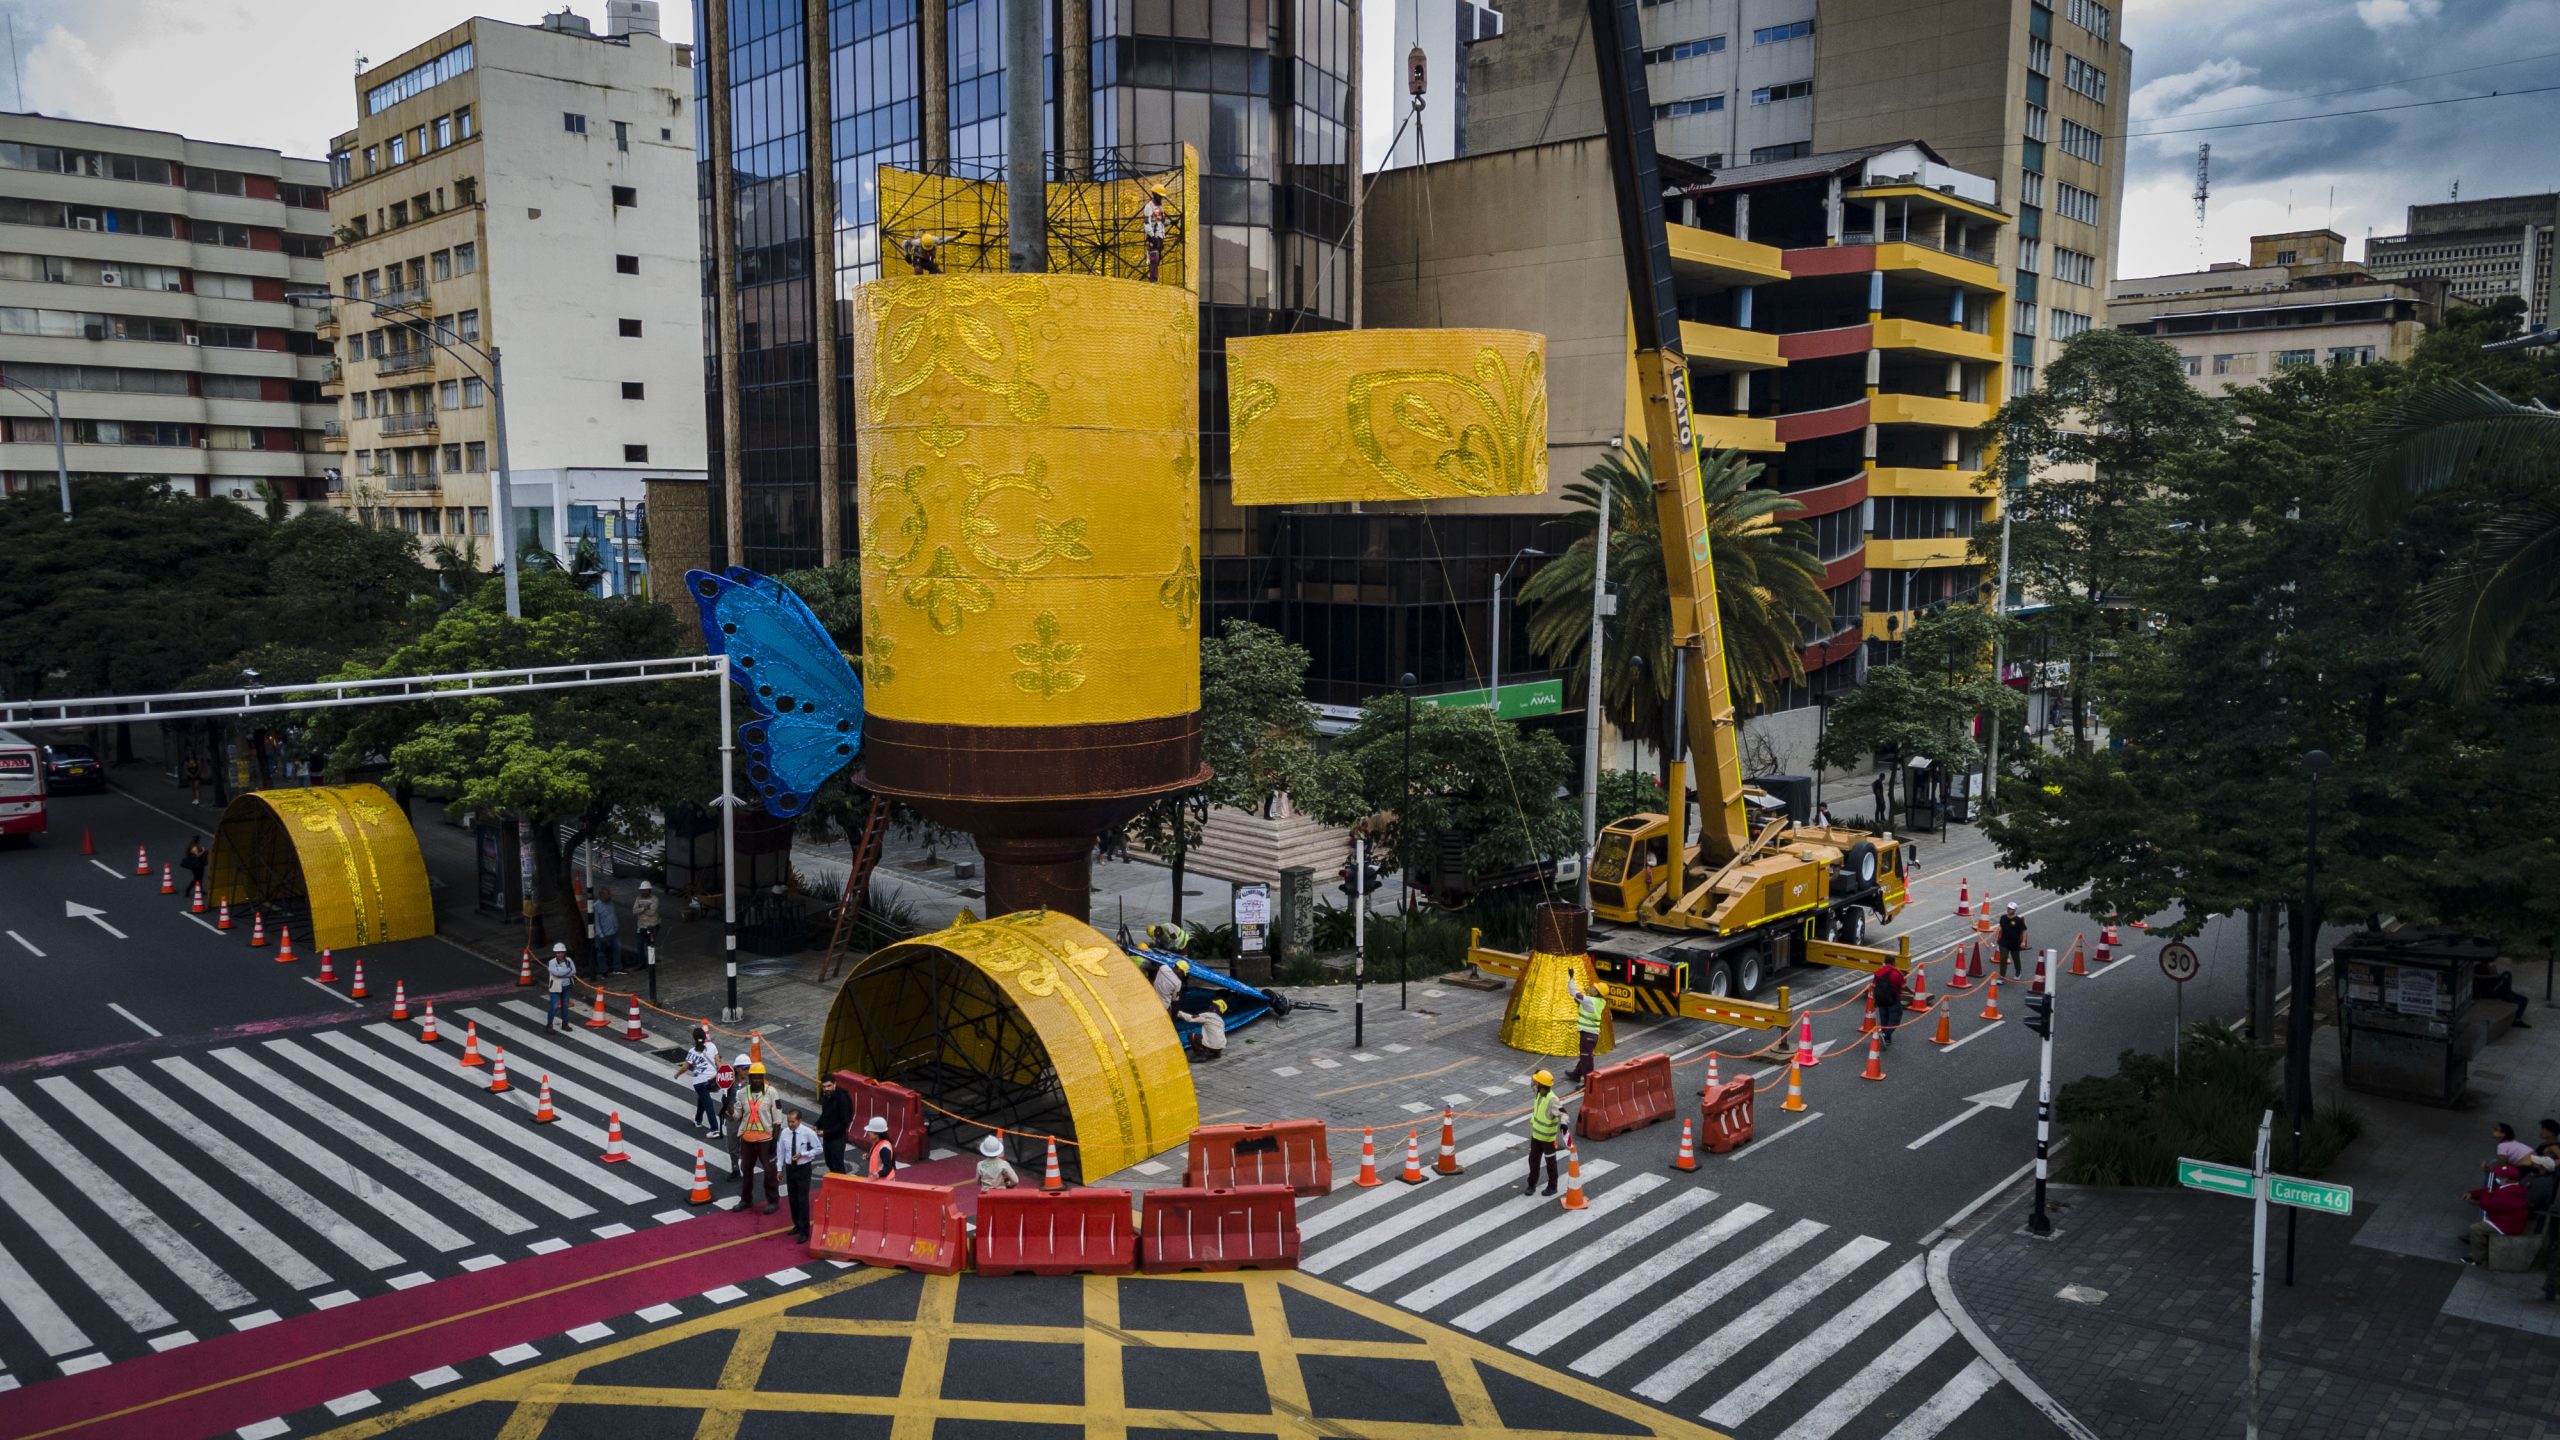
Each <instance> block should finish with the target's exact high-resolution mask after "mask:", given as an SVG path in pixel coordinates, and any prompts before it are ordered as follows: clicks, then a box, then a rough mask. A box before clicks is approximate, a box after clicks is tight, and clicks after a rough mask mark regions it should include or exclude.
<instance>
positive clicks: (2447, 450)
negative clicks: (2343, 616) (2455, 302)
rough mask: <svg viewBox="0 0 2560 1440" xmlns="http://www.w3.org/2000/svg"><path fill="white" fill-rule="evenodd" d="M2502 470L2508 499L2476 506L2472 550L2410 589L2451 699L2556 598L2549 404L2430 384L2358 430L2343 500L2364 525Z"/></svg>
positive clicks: (2466, 693) (2385, 524)
mask: <svg viewBox="0 0 2560 1440" xmlns="http://www.w3.org/2000/svg"><path fill="white" fill-rule="evenodd" d="M2499 471H2512V472H2514V474H2513V475H2512V476H2511V478H2510V481H2509V483H2510V484H2515V483H2516V482H2517V481H2521V482H2522V483H2521V485H2520V486H2518V487H2517V488H2519V489H2520V490H2522V492H2523V493H2522V494H2521V495H2520V497H2518V498H2515V499H2511V500H2507V501H2505V502H2504V503H2501V504H2498V505H2496V506H2495V507H2494V508H2491V507H2485V506H2484V507H2481V508H2482V516H2481V519H2480V521H2479V525H2478V529H2477V532H2476V533H2477V535H2478V539H2479V546H2478V548H2477V549H2476V550H2474V551H2473V552H2472V553H2471V554H2470V555H2469V556H2467V557H2465V558H2464V559H2462V560H2461V561H2459V562H2458V563H2456V564H2455V565H2454V567H2453V568H2452V569H2451V570H2450V571H2448V572H2447V573H2446V574H2445V575H2444V576H2443V577H2442V578H2440V579H2437V580H2434V581H2431V582H2429V583H2428V584H2427V585H2426V586H2425V587H2423V588H2422V589H2421V590H2420V591H2419V594H2418V618H2419V623H2420V626H2421V627H2422V630H2423V632H2424V633H2425V635H2426V637H2427V669H2428V673H2429V675H2430V676H2431V677H2432V678H2433V679H2434V680H2435V681H2436V682H2437V683H2438V684H2440V685H2442V686H2444V687H2445V688H2446V689H2447V690H2450V691H2451V692H2453V694H2454V695H2455V696H2456V697H2457V698H2459V699H2463V700H2476V699H2478V698H2480V697H2481V696H2482V695H2483V694H2485V693H2486V692H2487V690H2488V688H2489V687H2490V685H2492V684H2493V683H2495V682H2496V680H2497V679H2498V676H2499V674H2500V673H2501V672H2503V671H2504V670H2505V669H2506V664H2507V646H2508V644H2509V642H2511V641H2512V640H2513V639H2514V638H2515V634H2516V631H2517V630H2518V629H2520V628H2521V627H2522V626H2523V625H2524V623H2525V622H2526V621H2527V620H2529V619H2531V618H2532V617H2533V614H2534V612H2535V611H2537V610H2539V609H2541V608H2542V607H2543V606H2545V605H2547V604H2549V603H2550V602H2551V600H2552V599H2553V597H2554V596H2555V595H2560V410H2553V409H2551V408H2550V407H2549V406H2547V405H2543V404H2541V403H2540V402H2538V401H2537V402H2528V403H2526V404H2521V405H2519V404H2517V403H2516V402H2514V401H2512V400H2509V399H2507V398H2506V397H2505V396H2503V395H2500V394H2498V393H2497V392H2496V391H2494V390H2491V389H2490V388H2489V387H2487V386H2485V385H2480V384H2476V383H2463V382H2460V381H2452V380H2440V381H2434V382H2431V383H2428V384H2424V385H2420V386H2418V387H2416V388H2415V389H2412V390H2411V391H2409V393H2408V394H2406V395H2404V396H2402V397H2401V398H2400V400H2399V401H2398V402H2396V403H2395V404H2393V405H2391V406H2390V407H2389V408H2388V409H2386V410H2385V411H2384V412H2383V414H2382V416H2381V417H2380V418H2379V419H2377V420H2376V421H2375V422H2374V425H2373V427H2372V428H2371V429H2369V430H2368V431H2367V432H2366V433H2365V445H2364V449H2363V453H2362V454H2361V455H2360V456H2359V457H2358V460H2357V462H2356V463H2355V464H2354V465H2353V466H2352V467H2351V468H2350V470H2349V474H2348V490H2347V493H2346V496H2345V498H2346V500H2347V503H2348V504H2350V505H2352V506H2354V507H2356V508H2358V509H2359V510H2361V511H2362V513H2363V516H2364V519H2365V522H2366V524H2367V525H2369V526H2371V527H2372V528H2373V529H2375V530H2377V531H2378V530H2384V529H2388V528H2391V527H2392V526H2393V525H2395V524H2397V523H2398V522H2399V520H2400V519H2401V517H2403V516H2404V515H2406V514H2407V513H2408V512H2409V511H2410V510H2411V509H2412V508H2413V507H2415V506H2416V505H2417V504H2418V503H2419V502H2420V501H2421V500H2423V499H2426V498H2427V497H2430V496H2434V495H2438V494H2440V493H2442V492H2444V491H2447V490H2450V489H2452V488H2453V487H2455V486H2456V485H2458V484H2460V483H2462V482H2463V481H2464V480H2466V479H2468V478H2470V477H2473V476H2476V475H2481V474H2489V473H2495V472H2499Z"/></svg>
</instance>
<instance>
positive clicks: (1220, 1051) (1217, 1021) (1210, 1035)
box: [1181, 1000, 1227, 1060]
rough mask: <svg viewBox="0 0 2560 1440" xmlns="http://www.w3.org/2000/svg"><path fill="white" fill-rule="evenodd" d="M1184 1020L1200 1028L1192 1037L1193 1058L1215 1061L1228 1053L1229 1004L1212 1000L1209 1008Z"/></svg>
mask: <svg viewBox="0 0 2560 1440" xmlns="http://www.w3.org/2000/svg"><path fill="white" fill-rule="evenodd" d="M1181 1018H1182V1019H1185V1020H1188V1021H1190V1022H1191V1023H1192V1024H1194V1025H1197V1026H1199V1027H1200V1030H1199V1033H1198V1034H1196V1035H1193V1036H1192V1037H1191V1056H1192V1058H1193V1059H1195V1060H1215V1059H1217V1058H1218V1057H1219V1056H1221V1055H1224V1054H1226V1053H1227V1002H1226V1001H1224V1000H1212V1001H1210V1002H1209V1008H1208V1009H1206V1010H1202V1011H1199V1012H1197V1013H1193V1014H1185V1015H1183V1016H1182V1017H1181Z"/></svg>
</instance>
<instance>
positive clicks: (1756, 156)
mask: <svg viewBox="0 0 2560 1440" xmlns="http://www.w3.org/2000/svg"><path fill="white" fill-rule="evenodd" d="M1812 153H1813V142H1812V141H1810V140H1797V141H1794V142H1792V143H1789V144H1785V145H1759V146H1755V147H1753V148H1752V151H1751V163H1752V164H1754V165H1765V164H1767V163H1768V162H1770V161H1772V160H1801V159H1803V158H1804V157H1806V156H1807V155H1810V154H1812Z"/></svg>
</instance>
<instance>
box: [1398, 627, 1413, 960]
mask: <svg viewBox="0 0 2560 1440" xmlns="http://www.w3.org/2000/svg"><path fill="white" fill-rule="evenodd" d="M1413 684H1414V681H1413V672H1412V671H1410V670H1407V671H1406V672H1404V678H1403V679H1401V680H1399V681H1397V682H1396V688H1397V689H1399V690H1402V691H1403V692H1404V782H1403V783H1404V801H1403V803H1402V805H1401V806H1400V807H1399V808H1398V810H1397V812H1396V868H1397V870H1398V871H1399V872H1401V873H1399V874H1398V875H1397V877H1396V884H1397V886H1398V887H1399V888H1398V891H1397V893H1398V895H1399V896H1401V897H1402V902H1403V903H1402V905H1401V906H1400V907H1399V908H1401V909H1402V910H1403V912H1404V913H1403V914H1402V915H1401V916H1399V917H1398V918H1397V920H1396V1008H1397V1009H1398V1010H1403V1009H1406V1008H1408V1007H1409V1005H1410V1003H1411V1001H1412V999H1413V994H1412V991H1413Z"/></svg>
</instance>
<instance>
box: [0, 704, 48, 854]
mask: <svg viewBox="0 0 2560 1440" xmlns="http://www.w3.org/2000/svg"><path fill="white" fill-rule="evenodd" d="M44 825H45V802H44V747H43V746H42V745H39V744H37V743H36V742H35V741H33V740H29V739H27V738H26V737H24V736H22V735H17V734H13V733H12V732H10V731H7V730H0V837H5V836H11V835H26V836H35V835H41V834H43V833H44Z"/></svg>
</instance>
